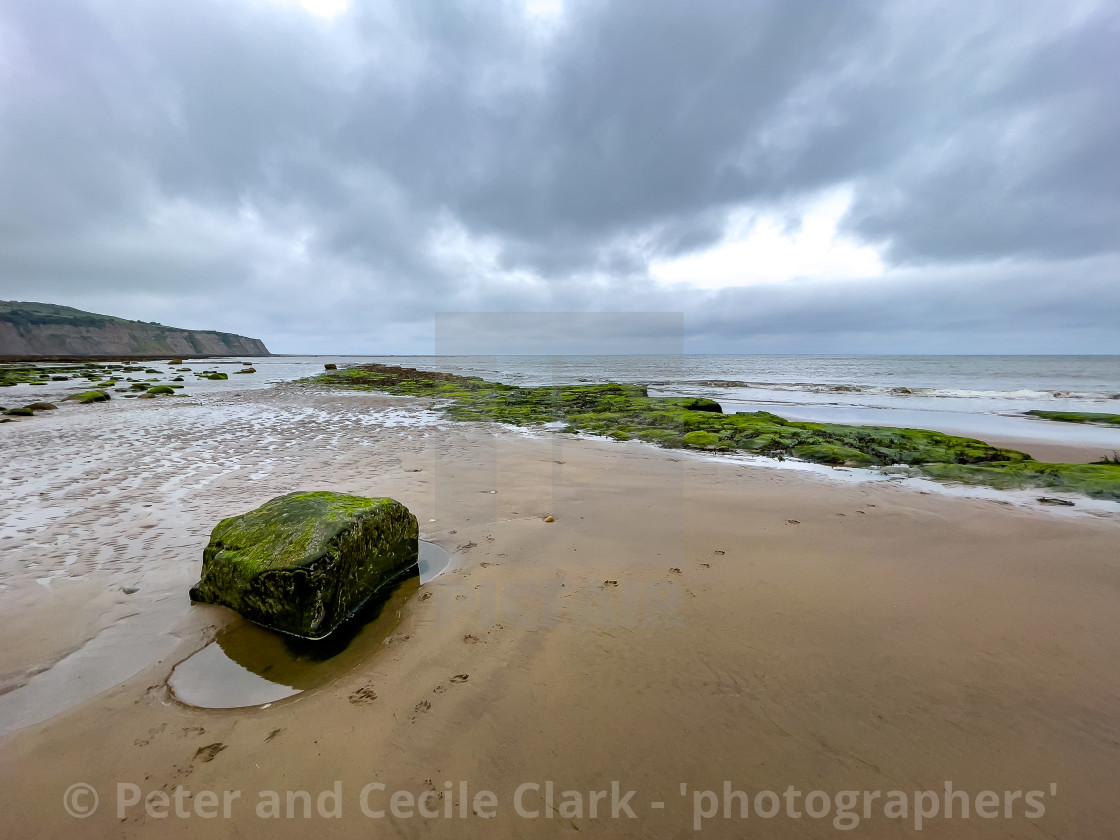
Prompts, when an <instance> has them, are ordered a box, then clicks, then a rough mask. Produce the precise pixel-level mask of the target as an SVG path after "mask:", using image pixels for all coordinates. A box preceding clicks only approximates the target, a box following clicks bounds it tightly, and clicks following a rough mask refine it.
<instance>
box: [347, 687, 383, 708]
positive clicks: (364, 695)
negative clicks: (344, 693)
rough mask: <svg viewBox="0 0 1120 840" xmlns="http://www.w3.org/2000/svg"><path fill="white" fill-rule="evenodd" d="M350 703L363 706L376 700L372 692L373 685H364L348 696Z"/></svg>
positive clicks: (375, 695) (375, 693) (374, 693)
mask: <svg viewBox="0 0 1120 840" xmlns="http://www.w3.org/2000/svg"><path fill="white" fill-rule="evenodd" d="M349 699H350V702H351V703H352V704H353V705H355V706H365V705H366V704H367V703H372V702H373V701H374V700H376V699H377V692H376V691H374V690H373V684H372V683H370V684H369V685H364V686H362V687H361V688H359V689H358V690H357V691H355V692H354V693H353V694H351V695H350V698H349Z"/></svg>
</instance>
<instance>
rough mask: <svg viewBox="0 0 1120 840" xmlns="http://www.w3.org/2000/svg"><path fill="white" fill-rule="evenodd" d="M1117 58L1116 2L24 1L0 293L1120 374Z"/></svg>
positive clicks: (14, 62) (417, 331) (352, 324)
mask: <svg viewBox="0 0 1120 840" xmlns="http://www.w3.org/2000/svg"><path fill="white" fill-rule="evenodd" d="M1118 46H1120V13H1117V12H1116V11H1115V10H1114V6H1112V5H1111V4H1108V3H1106V2H1103V0H1102V2H1074V3H1069V4H1063V5H1061V6H1055V5H1054V4H1053V3H1050V2H1045V1H1044V0H1014V2H1012V0H1002V1H1000V0H984V1H983V2H979V3H972V4H969V6H968V8H967V9H965V8H964V7H962V6H959V5H956V4H937V5H934V6H921V5H915V4H897V3H888V2H871V0H853V2H846V3H825V2H820V1H819V0H752V2H748V3H738V2H736V3H732V2H730V1H729V0H728V2H715V1H714V0H712V1H711V2H698V3H693V4H688V5H687V6H681V5H680V4H678V3H670V2H668V0H647V1H646V2H616V3H592V2H583V0H563V2H561V1H560V0H549V1H548V2H543V0H533V2H520V1H518V2H515V1H514V0H508V2H499V3H486V4H477V3H465V2H464V3H454V2H438V3H437V2H434V1H433V2H415V0H412V1H410V2H404V0H400V1H399V2H392V0H386V1H385V2H379V3H368V4H367V3H351V4H346V3H342V2H333V0H332V2H331V3H329V4H327V5H315V4H313V3H304V2H295V0H292V1H291V2H286V1H285V2H280V0H235V2H218V1H217V0H194V2H191V3H186V2H166V3H159V4H150V3H143V2H140V0H125V1H124V2H113V3H109V2H105V1H104V0H41V2H37V3H14V4H6V5H5V6H4V8H3V9H0V90H2V91H3V93H0V194H3V195H4V196H5V197H6V200H5V201H4V202H2V203H0V284H2V286H3V295H0V296H3V297H8V298H24V299H40V300H53V301H56V302H62V303H68V304H71V305H76V306H83V307H84V308H89V309H93V310H95V311H107V312H112V313H114V314H120V315H124V316H129V317H137V318H142V319H144V320H160V321H164V322H166V323H182V324H183V325H184V326H195V327H210V328H217V329H227V330H231V331H239V332H246V333H250V334H254V335H260V336H261V337H263V338H265V339H266V341H268V342H269V344H270V346H273V347H274V349H276V350H280V351H291V352H296V351H314V350H318V351H323V352H332V351H334V352H337V351H350V352H362V351H369V352H409V351H423V350H428V349H431V347H432V341H433V340H434V338H433V337H434V333H433V329H434V327H433V315H434V313H435V312H439V311H461V312H469V311H495V312H507V311H522V312H526V311H545V312H548V311H553V312H572V311H581V310H588V311H610V312H624V311H634V312H645V311H653V310H659V309H660V310H665V311H669V312H683V313H684V314H685V318H684V329H685V334H686V340H687V342H688V346H689V347H703V348H705V349H708V350H712V351H718V350H720V349H729V350H730V349H734V348H739V349H744V348H756V349H758V348H765V347H778V346H781V347H782V348H784V349H785V350H793V349H796V348H797V347H803V348H805V349H809V348H812V349H813V350H814V351H816V352H827V351H830V350H835V351H844V350H849V349H854V350H860V349H865V348H869V347H870V348H873V349H876V350H877V351H881V352H886V351H890V352H906V351H908V350H914V351H919V350H923V349H928V348H930V347H937V348H948V349H952V348H953V347H955V346H962V345H963V344H969V345H970V346H983V347H985V348H988V349H989V350H991V351H998V350H1000V349H1001V348H1009V349H1014V350H1017V351H1019V350H1038V351H1040V352H1045V351H1052V352H1074V351H1079V350H1093V351H1096V352H1101V351H1107V350H1111V351H1112V352H1120V345H1118V343H1117V339H1116V337H1115V330H1114V328H1112V327H1111V325H1112V324H1114V323H1116V321H1115V320H1112V321H1109V320H1108V318H1109V317H1112V316H1114V315H1115V314H1116V312H1115V295H1114V294H1113V293H1112V292H1111V286H1110V281H1111V280H1112V278H1114V277H1115V276H1116V275H1115V273H1114V272H1115V269H1116V267H1117V258H1118V255H1117V251H1118V247H1120V237H1118V236H1117V235H1116V231H1117V230H1120V204H1118V203H1117V202H1116V200H1115V196H1116V195H1118V194H1120V155H1117V153H1116V151H1115V150H1114V145H1115V143H1114V142H1113V141H1114V138H1115V137H1116V136H1117V135H1118V134H1120V89H1118V88H1117V86H1116V85H1115V84H1114V82H1113V80H1114V79H1115V78H1116V76H1117V73H1118V71H1120V66H1118V65H1120V59H1118V58H1117V56H1120V50H1117V47H1118ZM759 282H765V283H766V284H768V285H767V286H766V287H765V288H762V287H759V286H758V285H757V284H758V283H759ZM1112 285H1116V284H1115V283H1112ZM1004 296H1006V299H1004ZM946 301H951V302H952V305H947V304H946V303H945V302H946ZM981 338H982V340H981Z"/></svg>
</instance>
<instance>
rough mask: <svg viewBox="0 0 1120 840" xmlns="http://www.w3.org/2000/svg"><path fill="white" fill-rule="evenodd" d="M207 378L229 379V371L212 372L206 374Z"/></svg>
mask: <svg viewBox="0 0 1120 840" xmlns="http://www.w3.org/2000/svg"><path fill="white" fill-rule="evenodd" d="M206 378H207V379H229V374H228V373H217V372H215V373H210V374H207V375H206Z"/></svg>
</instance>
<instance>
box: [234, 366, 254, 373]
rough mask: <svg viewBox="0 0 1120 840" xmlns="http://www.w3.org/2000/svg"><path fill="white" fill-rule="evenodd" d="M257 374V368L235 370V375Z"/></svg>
mask: <svg viewBox="0 0 1120 840" xmlns="http://www.w3.org/2000/svg"><path fill="white" fill-rule="evenodd" d="M256 372H257V369H256V368H251V367H247V368H242V369H241V370H235V371H234V373H256Z"/></svg>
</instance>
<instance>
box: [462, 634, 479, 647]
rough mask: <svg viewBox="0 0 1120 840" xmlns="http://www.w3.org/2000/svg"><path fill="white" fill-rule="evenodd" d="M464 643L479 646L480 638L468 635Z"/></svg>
mask: <svg viewBox="0 0 1120 840" xmlns="http://www.w3.org/2000/svg"><path fill="white" fill-rule="evenodd" d="M463 641H464V642H466V643H467V644H468V645H477V644H478V636H476V635H475V634H474V633H468V634H467V635H465V636H464V637H463Z"/></svg>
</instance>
